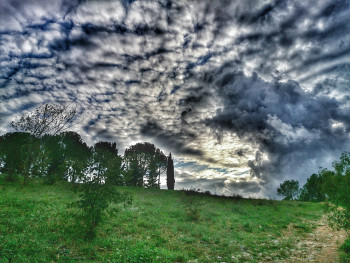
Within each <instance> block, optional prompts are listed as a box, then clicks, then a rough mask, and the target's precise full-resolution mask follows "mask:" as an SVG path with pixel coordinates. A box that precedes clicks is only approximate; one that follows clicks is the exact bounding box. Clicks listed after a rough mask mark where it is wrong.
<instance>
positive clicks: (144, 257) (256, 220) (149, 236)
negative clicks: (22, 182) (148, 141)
mask: <svg viewBox="0 0 350 263" xmlns="http://www.w3.org/2000/svg"><path fill="white" fill-rule="evenodd" d="M71 188H72V187H71V185H69V184H62V185H55V186H45V185H42V184H39V183H32V184H31V185H29V186H27V187H21V186H19V185H16V184H9V183H0V262H9V258H12V262H135V263H136V262H247V261H248V262H259V261H262V260H263V259H264V258H265V257H271V258H272V259H273V260H278V259H283V258H288V255H289V250H290V249H291V248H293V246H294V245H295V239H297V238H298V236H302V235H305V234H306V233H307V232H310V231H311V230H312V227H313V222H314V221H316V220H318V219H319V218H320V216H321V214H322V205H321V204H318V203H307V202H296V201H270V200H247V199H241V200H233V199H227V198H219V197H211V196H204V197H202V198H201V200H200V202H201V204H200V205H199V206H198V207H197V208H196V209H198V212H199V216H196V217H192V216H191V214H189V213H188V210H187V209H188V205H187V204H186V199H187V198H193V197H190V196H186V195H185V194H184V193H183V192H179V191H167V190H153V189H141V188H126V187H118V188H119V190H120V191H128V192H130V193H131V195H132V196H133V198H134V202H133V204H132V205H131V206H130V207H126V208H124V206H123V205H122V204H120V205H112V207H111V208H112V210H113V213H110V214H107V215H106V216H105V218H104V221H103V222H102V223H101V225H100V226H99V227H98V229H97V236H96V238H95V239H94V240H93V241H91V242H88V241H87V240H86V239H85V230H84V226H83V225H82V223H81V222H80V221H79V220H77V219H76V218H79V211H78V210H77V209H76V208H69V207H68V205H69V204H70V203H71V202H72V201H74V200H76V199H77V194H75V193H74V192H73V191H72V190H71ZM195 202H196V201H195ZM291 223H292V224H293V226H294V229H295V230H296V231H295V233H294V232H293V235H290V236H288V235H287V236H285V233H286V232H287V227H288V225H289V224H291ZM294 234H296V235H297V236H296V237H295V236H294Z"/></svg>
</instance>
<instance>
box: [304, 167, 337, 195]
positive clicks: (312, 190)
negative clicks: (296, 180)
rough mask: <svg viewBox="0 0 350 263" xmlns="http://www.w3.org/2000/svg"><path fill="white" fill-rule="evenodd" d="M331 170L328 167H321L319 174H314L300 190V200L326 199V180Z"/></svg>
mask: <svg viewBox="0 0 350 263" xmlns="http://www.w3.org/2000/svg"><path fill="white" fill-rule="evenodd" d="M330 173H331V171H328V170H327V169H321V170H320V171H319V172H318V174H312V175H311V176H310V177H309V178H308V179H307V182H306V184H305V185H304V186H303V188H302V189H301V191H300V196H299V200H301V201H311V202H322V201H325V200H326V194H325V193H324V189H323V188H324V181H325V179H326V178H327V177H328V176H329V174H330Z"/></svg>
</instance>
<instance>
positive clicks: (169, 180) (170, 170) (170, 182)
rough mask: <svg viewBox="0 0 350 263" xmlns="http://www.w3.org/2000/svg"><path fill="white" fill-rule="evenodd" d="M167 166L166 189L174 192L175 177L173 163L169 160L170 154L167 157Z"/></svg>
mask: <svg viewBox="0 0 350 263" xmlns="http://www.w3.org/2000/svg"><path fill="white" fill-rule="evenodd" d="M167 159H168V164H167V170H166V184H167V187H168V190H174V187H175V175H174V162H173V159H172V158H171V153H170V154H169V156H168V158H167Z"/></svg>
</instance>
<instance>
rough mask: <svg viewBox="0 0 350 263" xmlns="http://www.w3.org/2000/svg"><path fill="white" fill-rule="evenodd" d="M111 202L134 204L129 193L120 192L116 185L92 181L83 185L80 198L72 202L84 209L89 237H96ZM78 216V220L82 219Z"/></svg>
mask: <svg viewBox="0 0 350 263" xmlns="http://www.w3.org/2000/svg"><path fill="white" fill-rule="evenodd" d="M111 203H123V204H124V207H125V206H127V205H131V204H132V198H131V196H130V195H129V194H128V193H119V192H118V191H117V190H116V188H115V187H114V186H111V185H108V184H101V183H100V182H97V181H94V180H93V181H91V182H88V183H84V184H83V185H81V193H80V199H79V200H78V201H75V202H73V203H72V204H71V206H73V207H77V208H79V209H80V210H81V211H82V217H80V218H82V220H83V222H84V223H85V226H86V228H87V229H86V233H87V238H88V239H90V240H91V239H93V238H94V237H95V234H96V233H95V231H96V227H97V226H98V225H99V224H100V222H101V221H102V219H103V215H104V212H105V211H107V208H108V206H109V205H110V204H111ZM80 218H78V220H80Z"/></svg>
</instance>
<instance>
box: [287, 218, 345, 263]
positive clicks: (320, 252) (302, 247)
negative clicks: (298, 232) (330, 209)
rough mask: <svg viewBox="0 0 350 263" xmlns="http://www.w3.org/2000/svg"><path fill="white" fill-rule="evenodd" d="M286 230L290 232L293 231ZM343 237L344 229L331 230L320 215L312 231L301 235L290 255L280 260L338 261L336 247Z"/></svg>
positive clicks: (331, 262) (342, 240)
mask: <svg viewBox="0 0 350 263" xmlns="http://www.w3.org/2000/svg"><path fill="white" fill-rule="evenodd" d="M291 227H292V226H291ZM288 232H289V234H291V233H292V232H293V231H291V232H290V231H288ZM345 239H346V233H345V231H335V230H333V229H332V228H330V227H329V226H328V224H327V221H326V218H325V217H322V219H321V220H320V221H318V226H317V228H316V229H314V231H313V233H307V234H306V235H305V237H301V238H300V240H299V241H298V242H297V244H296V247H295V249H294V250H293V251H291V256H290V257H289V258H288V259H287V260H284V261H281V262H285V263H297V262H317V263H324V262H329V263H335V262H339V260H338V251H337V249H338V247H339V246H340V245H341V244H342V243H343V242H344V240H345Z"/></svg>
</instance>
